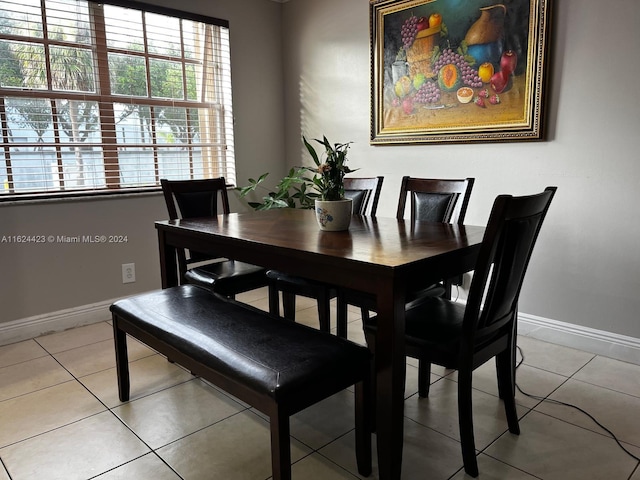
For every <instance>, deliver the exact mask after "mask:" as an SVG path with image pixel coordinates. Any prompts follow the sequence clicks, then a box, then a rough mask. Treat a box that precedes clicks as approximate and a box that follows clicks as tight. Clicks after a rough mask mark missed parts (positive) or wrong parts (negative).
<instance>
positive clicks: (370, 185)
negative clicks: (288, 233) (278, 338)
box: [267, 177, 384, 338]
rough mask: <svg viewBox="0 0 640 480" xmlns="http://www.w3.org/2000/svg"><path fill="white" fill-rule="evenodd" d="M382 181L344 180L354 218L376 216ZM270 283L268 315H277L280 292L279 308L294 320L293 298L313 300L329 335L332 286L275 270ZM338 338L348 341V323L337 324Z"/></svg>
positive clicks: (333, 296) (335, 294)
mask: <svg viewBox="0 0 640 480" xmlns="http://www.w3.org/2000/svg"><path fill="white" fill-rule="evenodd" d="M383 181H384V177H370V178H350V177H346V178H345V179H344V189H345V197H346V198H351V199H352V200H353V214H354V215H369V216H375V214H376V212H377V210H378V201H379V200H380V192H381V190H382V183H383ZM267 277H268V279H269V311H270V312H271V313H272V314H274V315H280V292H282V306H283V310H284V317H285V318H288V319H290V320H295V314H296V296H303V297H307V298H314V299H315V300H316V302H317V305H318V319H319V323H320V330H323V331H326V332H328V331H330V329H331V323H330V318H331V309H330V302H331V300H332V299H333V298H335V297H337V296H338V292H337V290H336V288H335V287H333V286H332V285H329V284H326V283H322V282H316V281H313V280H308V279H305V278H301V277H296V276H293V275H288V274H286V273H283V272H279V271H276V270H269V271H268V272H267ZM337 334H338V336H340V337H343V338H346V337H347V319H346V315H345V316H344V318H339V319H338V321H337Z"/></svg>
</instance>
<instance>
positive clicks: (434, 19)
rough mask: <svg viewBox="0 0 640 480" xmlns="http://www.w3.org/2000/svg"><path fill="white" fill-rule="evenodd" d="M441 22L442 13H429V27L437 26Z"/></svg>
mask: <svg viewBox="0 0 640 480" xmlns="http://www.w3.org/2000/svg"><path fill="white" fill-rule="evenodd" d="M441 23H442V15H440V14H439V13H432V14H431V15H429V28H433V27H437V26H438V25H440V24H441Z"/></svg>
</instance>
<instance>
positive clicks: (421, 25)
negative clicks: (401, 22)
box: [416, 17, 429, 31]
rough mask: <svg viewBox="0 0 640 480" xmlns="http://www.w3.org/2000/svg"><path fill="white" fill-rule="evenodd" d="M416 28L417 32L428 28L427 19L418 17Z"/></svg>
mask: <svg viewBox="0 0 640 480" xmlns="http://www.w3.org/2000/svg"><path fill="white" fill-rule="evenodd" d="M416 28H417V29H418V31H420V30H426V29H427V28H429V19H428V18H427V17H420V18H419V19H418V23H417V24H416Z"/></svg>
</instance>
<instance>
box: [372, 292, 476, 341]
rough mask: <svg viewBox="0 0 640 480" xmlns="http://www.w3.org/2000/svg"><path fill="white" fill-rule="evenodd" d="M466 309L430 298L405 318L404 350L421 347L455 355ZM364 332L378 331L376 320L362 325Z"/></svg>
mask: <svg viewBox="0 0 640 480" xmlns="http://www.w3.org/2000/svg"><path fill="white" fill-rule="evenodd" d="M464 311H465V306H464V305H461V304H459V303H455V302H452V301H450V300H445V299H443V298H440V297H429V298H427V299H426V300H425V301H423V302H421V303H420V304H418V305H416V306H415V307H412V308H409V309H407V311H406V314H405V315H406V316H405V332H406V334H405V341H406V343H407V346H419V347H420V346H424V347H428V348H429V349H430V350H441V351H444V352H455V351H457V349H458V343H459V341H460V336H461V331H462V320H463V318H464ZM365 329H367V330H370V331H375V330H376V329H377V317H376V316H373V317H371V319H370V320H369V321H368V322H367V323H366V324H365Z"/></svg>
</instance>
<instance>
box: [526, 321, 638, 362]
mask: <svg viewBox="0 0 640 480" xmlns="http://www.w3.org/2000/svg"><path fill="white" fill-rule="evenodd" d="M518 334H519V335H525V336H528V337H531V338H535V339H537V340H543V341H545V342H549V343H555V344H557V345H563V346H565V347H571V348H575V349H578V350H583V351H585V352H590V353H593V354H596V355H602V356H603V357H609V358H614V359H616V360H621V361H623V362H628V363H633V364H636V365H640V339H639V338H634V337H628V336H626V335H619V334H617V333H611V332H605V331H604V330H596V329H594V328H589V327H582V326H580V325H574V324H571V323H565V322H560V321H557V320H551V319H548V318H543V317H536V316H535V315H529V314H526V313H519V314H518Z"/></svg>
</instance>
